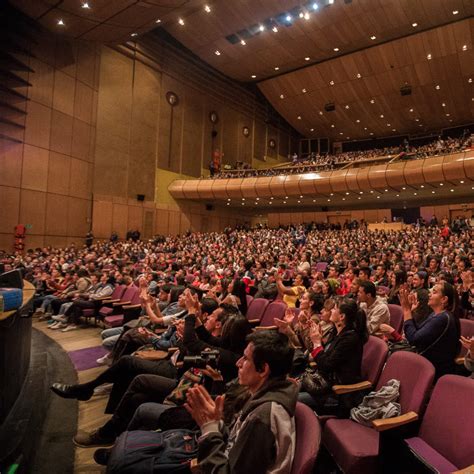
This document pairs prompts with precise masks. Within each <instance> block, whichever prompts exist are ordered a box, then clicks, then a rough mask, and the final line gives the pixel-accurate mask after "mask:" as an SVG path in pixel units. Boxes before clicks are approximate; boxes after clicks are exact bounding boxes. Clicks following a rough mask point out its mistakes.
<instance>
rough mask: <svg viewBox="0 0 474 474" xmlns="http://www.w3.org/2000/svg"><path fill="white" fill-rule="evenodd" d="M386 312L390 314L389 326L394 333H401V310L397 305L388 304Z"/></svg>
mask: <svg viewBox="0 0 474 474" xmlns="http://www.w3.org/2000/svg"><path fill="white" fill-rule="evenodd" d="M387 306H388V312H389V313H390V326H392V328H394V329H395V331H397V332H399V333H401V332H402V328H403V310H402V307H401V306H399V305H398V304H389V305H387Z"/></svg>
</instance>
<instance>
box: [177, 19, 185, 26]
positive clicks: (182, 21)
mask: <svg viewBox="0 0 474 474" xmlns="http://www.w3.org/2000/svg"><path fill="white" fill-rule="evenodd" d="M178 23H179V24H180V25H181V26H184V20H183V19H182V18H179V19H178Z"/></svg>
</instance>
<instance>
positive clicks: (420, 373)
mask: <svg viewBox="0 0 474 474" xmlns="http://www.w3.org/2000/svg"><path fill="white" fill-rule="evenodd" d="M434 374H435V369H434V367H433V364H431V362H429V361H428V360H427V359H426V358H424V357H423V356H420V355H418V354H414V353H412V352H402V351H400V352H396V353H395V354H393V355H392V356H391V357H390V358H389V359H388V362H387V364H386V365H385V367H384V369H383V371H382V374H381V375H380V379H379V382H378V384H377V386H376V390H379V389H380V388H381V387H382V386H383V385H385V384H386V383H387V382H388V381H389V380H391V379H396V380H399V381H400V397H399V400H398V403H400V405H401V415H400V416H398V417H394V418H388V419H386V420H374V421H373V422H372V426H371V427H369V426H364V425H360V424H358V423H356V422H355V421H351V420H339V419H330V420H328V421H327V422H326V424H325V426H324V431H323V443H324V445H325V446H326V448H327V450H328V451H329V453H330V454H331V456H332V457H333V459H334V461H335V462H336V464H337V465H338V466H339V467H340V468H341V470H342V471H343V472H344V473H345V474H360V473H364V474H371V473H374V472H376V469H377V457H378V454H379V439H380V438H379V431H385V430H387V429H392V428H395V427H398V426H400V425H404V424H407V423H411V422H414V421H416V420H417V419H418V416H419V414H421V412H422V411H423V407H424V403H425V400H426V398H427V395H428V393H429V390H430V388H431V386H432V384H433V379H434Z"/></svg>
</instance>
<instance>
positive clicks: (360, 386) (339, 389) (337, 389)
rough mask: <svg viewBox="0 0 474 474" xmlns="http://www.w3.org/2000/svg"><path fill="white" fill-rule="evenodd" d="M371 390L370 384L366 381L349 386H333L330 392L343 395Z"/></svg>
mask: <svg viewBox="0 0 474 474" xmlns="http://www.w3.org/2000/svg"><path fill="white" fill-rule="evenodd" d="M369 388H372V384H371V383H370V382H369V381H368V380H364V381H363V382H359V383H353V384H351V385H333V386H332V390H333V392H334V393H335V394H336V395H343V394H344V393H351V392H359V391H360V390H367V389H369Z"/></svg>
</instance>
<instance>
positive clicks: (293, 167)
mask: <svg viewBox="0 0 474 474" xmlns="http://www.w3.org/2000/svg"><path fill="white" fill-rule="evenodd" d="M472 144H473V137H472V135H471V134H470V132H469V131H468V130H466V131H465V132H464V133H463V135H462V136H461V137H458V138H451V137H447V138H442V137H441V136H440V137H438V138H437V139H436V140H434V141H432V142H430V143H428V144H426V145H420V146H415V145H410V143H409V142H408V140H405V141H404V142H403V143H402V144H401V145H400V146H397V147H386V148H380V149H378V148H376V149H370V150H362V151H349V152H341V153H337V154H329V153H327V154H318V153H310V154H309V155H307V156H305V157H302V158H299V157H298V155H297V154H294V155H293V156H292V157H291V163H288V165H287V166H284V167H282V166H278V167H273V168H264V169H258V170H257V169H253V168H251V167H250V166H249V165H248V164H246V163H239V164H238V165H237V166H236V167H235V169H232V168H231V167H229V166H228V167H225V168H224V169H222V170H220V171H219V172H215V171H214V170H213V171H212V173H211V176H210V178H215V179H217V178H221V179H223V178H244V177H251V176H278V175H284V174H301V173H312V172H316V171H318V172H319V171H331V170H334V169H338V168H341V167H343V166H346V165H349V164H351V163H354V162H361V161H367V162H370V161H371V160H375V159H383V158H386V159H390V158H394V159H421V158H428V157H431V156H437V155H446V154H449V153H457V152H460V151H463V150H466V149H468V148H471V147H472ZM289 158H290V155H289Z"/></svg>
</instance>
